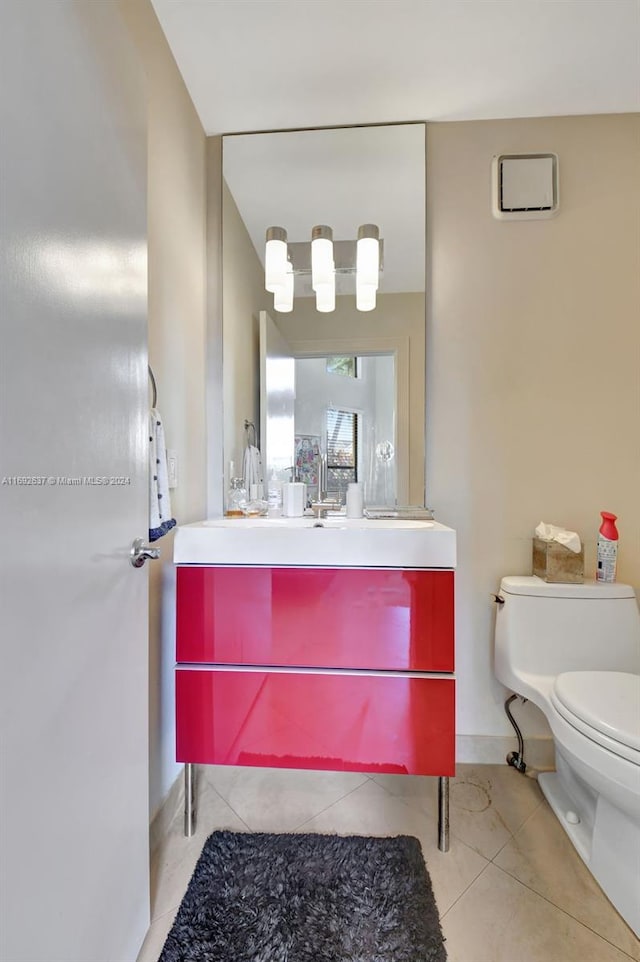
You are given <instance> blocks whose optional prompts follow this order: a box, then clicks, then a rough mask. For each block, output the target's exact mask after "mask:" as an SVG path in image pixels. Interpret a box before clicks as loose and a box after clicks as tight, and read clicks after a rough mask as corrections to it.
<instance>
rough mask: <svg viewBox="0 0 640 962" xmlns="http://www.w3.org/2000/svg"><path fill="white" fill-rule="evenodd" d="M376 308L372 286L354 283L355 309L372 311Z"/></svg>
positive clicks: (374, 289)
mask: <svg viewBox="0 0 640 962" xmlns="http://www.w3.org/2000/svg"><path fill="white" fill-rule="evenodd" d="M375 306H376V287H375V286H374V285H373V284H361V283H360V282H359V281H357V282H356V308H357V309H358V310H359V311H373V310H375Z"/></svg>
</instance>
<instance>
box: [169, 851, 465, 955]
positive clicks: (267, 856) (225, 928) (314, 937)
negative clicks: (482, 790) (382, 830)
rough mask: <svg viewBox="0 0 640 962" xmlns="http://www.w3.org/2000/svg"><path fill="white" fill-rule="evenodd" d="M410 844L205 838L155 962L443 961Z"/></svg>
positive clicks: (426, 883) (418, 860) (434, 914)
mask: <svg viewBox="0 0 640 962" xmlns="http://www.w3.org/2000/svg"><path fill="white" fill-rule="evenodd" d="M446 958H447V955H446V952H445V949H444V942H443V938H442V932H441V930H440V921H439V918H438V910H437V908H436V904H435V901H434V898H433V892H432V889H431V881H430V879H429V875H428V873H427V870H426V868H425V864H424V861H423V858H422V851H421V848H420V843H419V842H418V840H417V839H416V838H410V837H409V836H407V835H401V836H398V837H396V838H366V837H361V836H357V835H352V836H347V837H340V836H337V835H267V834H260V833H258V834H254V833H248V834H241V833H236V832H214V833H213V835H211V836H210V837H209V838H208V839H207V841H206V843H205V846H204V848H203V850H202V854H201V856H200V859H199V860H198V864H197V865H196V868H195V871H194V873H193V877H192V879H191V882H190V883H189V888H188V889H187V893H186V895H185V897H184V899H183V900H182V904H181V906H180V908H179V910H178V914H177V916H176V920H175V922H174V924H173V928H172V929H171V932H170V933H169V936H168V938H167V941H166V943H165V946H164V949H163V951H162V955H161V956H160V959H159V962H446Z"/></svg>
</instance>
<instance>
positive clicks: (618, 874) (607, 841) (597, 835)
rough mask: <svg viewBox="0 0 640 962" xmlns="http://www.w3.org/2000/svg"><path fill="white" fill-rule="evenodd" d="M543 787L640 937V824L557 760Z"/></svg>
mask: <svg viewBox="0 0 640 962" xmlns="http://www.w3.org/2000/svg"><path fill="white" fill-rule="evenodd" d="M557 761H558V769H559V770H558V771H557V772H544V773H541V774H540V775H539V776H538V784H539V785H540V788H541V789H542V792H543V794H544V796H545V798H546V799H547V801H548V802H549V805H550V806H551V808H552V810H553V812H554V814H555V816H556V818H557V819H558V821H559V822H560V824H561V825H562V827H563V829H564V830H565V832H566V833H567V835H568V836H569V838H570V840H571V842H572V843H573V846H574V848H575V849H576V851H577V852H578V854H579V855H580V857H581V858H582V860H583V861H584V863H585V865H586V866H587V868H588V869H589V871H590V872H591V874H592V875H593V877H594V878H595V880H596V882H598V884H599V885H600V888H601V889H602V891H603V892H604V894H605V895H606V896H607V898H608V899H609V901H610V902H611V903H612V904H613V905H614V907H615V908H616V909H617V911H618V912H619V913H620V915H621V916H622V918H623V919H624V920H625V922H626V923H627V925H629V926H630V928H631V929H632V930H633V931H634V932H635V934H636V935H637V936H638V937H640V899H639V898H638V870H639V866H640V823H639V822H637V821H636V820H633V819H631V818H630V817H629V816H628V815H627V814H626V813H625V812H622V811H620V810H619V809H617V808H614V806H612V805H611V804H610V803H609V802H608V801H607V799H606V798H604V797H603V796H602V795H597V794H596V793H594V792H593V790H592V789H590V787H589V786H587V785H585V784H584V782H582V780H581V779H580V778H578V777H577V776H576V775H575V773H574V772H572V771H571V769H570V768H569V767H568V766H567V763H566V761H565V760H564V759H562V758H561V757H560V756H557Z"/></svg>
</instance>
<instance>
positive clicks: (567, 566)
mask: <svg viewBox="0 0 640 962" xmlns="http://www.w3.org/2000/svg"><path fill="white" fill-rule="evenodd" d="M533 573H534V575H537V576H538V578H542V580H543V581H552V582H556V583H557V584H570V585H581V584H582V582H583V581H584V545H583V546H582V548H581V549H580V553H579V554H576V553H575V551H569V549H568V548H565V546H564V545H563V544H558V542H557V541H541V540H540V538H534V539H533Z"/></svg>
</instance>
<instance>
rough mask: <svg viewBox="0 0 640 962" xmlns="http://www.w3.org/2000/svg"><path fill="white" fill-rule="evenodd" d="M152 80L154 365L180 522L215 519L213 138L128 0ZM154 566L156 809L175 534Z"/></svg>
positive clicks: (168, 779)
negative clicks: (209, 472)
mask: <svg viewBox="0 0 640 962" xmlns="http://www.w3.org/2000/svg"><path fill="white" fill-rule="evenodd" d="M120 8H121V11H122V13H123V15H124V17H125V20H126V22H127V24H128V26H129V28H130V30H131V33H132V35H133V37H134V40H135V42H136V44H137V46H138V50H139V53H140V58H141V61H142V64H143V66H144V69H145V71H146V73H147V78H148V90H149V102H148V111H149V116H148V124H149V128H148V129H149V141H148V178H149V180H148V243H149V362H150V364H151V366H152V368H153V371H154V374H155V378H156V382H157V385H158V409H159V411H160V414H161V415H162V418H163V422H164V427H165V435H166V440H167V446H168V447H170V448H173V449H174V450H175V451H176V453H177V455H178V487H177V488H176V489H175V490H173V491H172V492H171V507H172V512H173V516H174V518H175V519H176V520H177V522H178V524H188V523H189V522H190V521H197V520H199V519H201V518H203V517H205V515H206V422H205V320H206V316H205V308H206V290H205V269H206V235H205V222H206V166H205V149H206V138H205V136H204V131H203V129H202V126H201V124H200V121H199V119H198V116H197V114H196V112H195V109H194V107H193V104H192V102H191V99H190V97H189V94H188V93H187V90H186V87H185V86H184V83H183V80H182V77H181V76H180V73H179V72H178V68H177V67H176V64H175V61H174V59H173V56H172V54H171V51H170V50H169V46H168V44H167V42H166V40H165V37H164V34H163V33H162V30H161V29H160V26H159V24H158V21H157V19H156V15H155V13H154V11H153V8H152V6H151V3H150V2H149V0H121V2H120ZM157 546H158V547H159V548H161V550H162V562H161V564H158V563H157V562H156V563H153V564H150V565H149V606H150V611H149V615H150V620H149V696H150V698H149V712H150V734H149V755H150V793H149V805H150V811H151V815H153V814H154V813H155V812H156V810H157V809H158V807H159V806H160V804H161V803H162V801H163V799H164V797H165V796H166V794H167V792H168V790H169V788H170V787H171V785H172V783H173V781H174V780H175V777H176V775H177V774H178V772H179V769H180V766H178V765H177V764H176V761H175V732H174V727H175V725H174V678H173V676H174V668H173V666H174V664H175V588H174V584H175V569H174V567H173V563H172V553H173V532H171V533H169V534H168V535H165V537H164V538H162V539H161V540H160V541H158V542H157Z"/></svg>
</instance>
